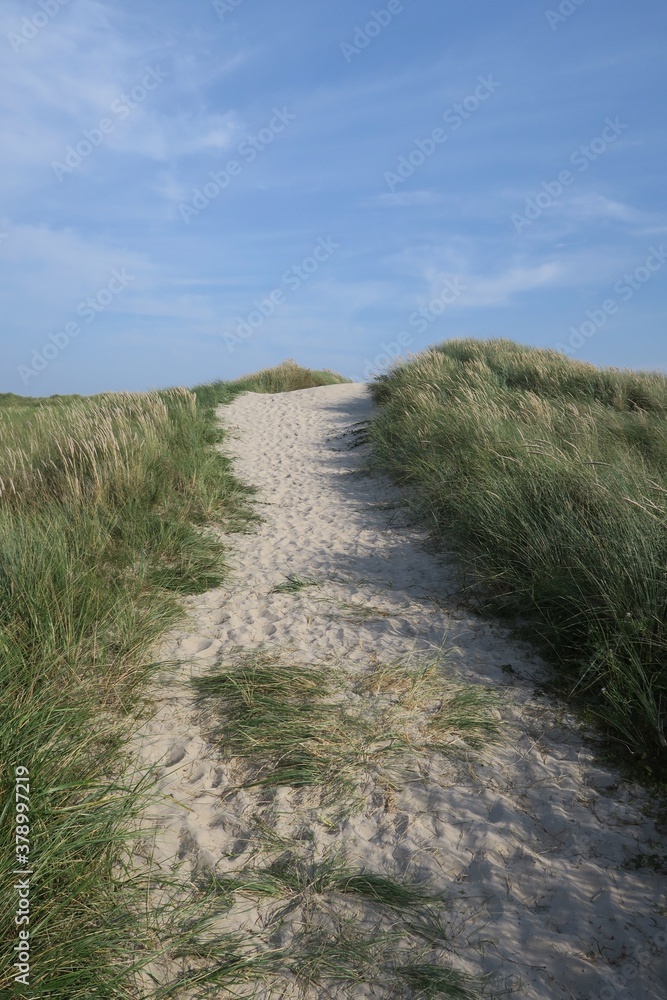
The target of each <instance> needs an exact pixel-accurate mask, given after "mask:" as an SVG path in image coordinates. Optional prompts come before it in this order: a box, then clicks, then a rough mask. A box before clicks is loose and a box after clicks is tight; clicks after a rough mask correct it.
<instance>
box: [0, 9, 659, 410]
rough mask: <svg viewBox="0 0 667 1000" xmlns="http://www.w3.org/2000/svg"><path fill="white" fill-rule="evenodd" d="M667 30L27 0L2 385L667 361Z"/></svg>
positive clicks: (5, 55) (40, 390)
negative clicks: (528, 358)
mask: <svg viewBox="0 0 667 1000" xmlns="http://www.w3.org/2000/svg"><path fill="white" fill-rule="evenodd" d="M666 40H667V7H665V4H664V0H637V2H635V3H634V4H632V5H628V4H627V3H626V2H625V0H578V2H575V0H553V2H552V3H551V4H550V3H549V2H547V0H545V2H542V0H513V3H511V4H499V3H498V2H497V0H467V2H465V3H464V2H462V0H458V2H449V3H446V2H441V0H430V2H429V0H378V3H377V4H375V5H374V6H373V5H371V4H366V3H365V2H359V0H337V2H336V3H327V2H321V0H320V2H318V3H314V2H313V0H284V2H282V3H276V2H275V0H229V2H226V0H218V2H217V3H213V2H209V0H192V2H190V3H185V2H175V0H159V2H158V0H141V2H139V3H137V2H136V0H135V2H133V3H130V2H129V0H127V2H126V0H117V2H113V3H111V2H110V3H101V2H97V0H67V2H65V3H63V2H62V0H30V2H27V0H3V4H2V9H1V11H0V47H1V48H2V49H3V52H2V59H1V60H0V94H1V96H0V102H1V105H2V113H1V118H0V130H1V137H0V138H1V141H0V176H1V177H2V184H1V185H0V274H1V275H2V278H1V282H0V309H1V313H2V328H1V332H0V351H1V354H2V367H1V368H0V391H7V392H19V393H24V394H29V395H48V394H51V393H70V392H82V393H90V392H98V391H103V390H121V389H128V390H140V389H147V388H150V387H154V386H166V385H174V384H186V385H194V384H196V383H198V382H203V381H207V380H210V379H214V378H231V377H235V376H238V375H241V374H243V373H245V372H248V371H252V370H255V369H257V368H259V367H264V366H267V365H271V364H274V363H276V362H278V361H280V360H282V359H284V358H286V357H294V358H296V359H297V360H298V361H300V362H301V363H302V364H305V365H309V366H314V367H331V368H334V369H337V370H339V371H341V372H343V373H344V374H346V375H348V376H351V377H355V378H361V377H364V376H365V375H367V373H368V372H369V371H370V370H371V369H372V368H373V367H376V366H378V365H381V364H382V363H383V362H384V360H385V359H386V357H387V356H388V355H393V354H395V353H398V352H402V353H405V352H406V351H418V350H421V349H422V348H424V347H426V346H427V345H428V344H431V343H435V342H438V341H441V340H444V339H447V338H450V337H467V336H473V337H482V338H486V337H499V336H502V337H509V338H512V339H514V340H518V341H521V342H523V343H527V344H533V345H536V346H541V347H557V346H558V347H559V349H567V350H568V351H569V352H570V353H571V354H572V355H573V356H574V357H578V358H580V359H582V360H589V361H592V362H594V363H596V364H610V365H618V366H624V367H633V368H651V369H658V368H659V369H663V370H667V341H666V339H665V327H664V305H665V291H666V289H667V194H666V190H665V183H664V171H665V162H666V155H665V154H666V152H667V131H666V130H665V100H664V94H665V76H666V75H667V74H666V72H665V71H666V69H667V60H665V59H664V52H665V42H666ZM213 178H216V179H215V180H214V179H213ZM626 276H627V277H626Z"/></svg>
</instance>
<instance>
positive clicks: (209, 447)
mask: <svg viewBox="0 0 667 1000" xmlns="http://www.w3.org/2000/svg"><path fill="white" fill-rule="evenodd" d="M335 381H341V379H339V378H338V376H335V375H332V374H331V373H317V372H310V371H308V370H306V369H302V368H300V367H299V366H298V365H296V364H295V363H294V362H288V363H286V364H283V365H281V366H279V367H278V368H276V369H272V370H269V371H264V372H260V373H258V374H257V375H256V376H249V377H247V378H245V379H242V380H239V381H237V382H234V383H225V382H217V383H214V384H211V385H208V386H202V387H199V388H198V389H196V390H194V391H192V392H191V391H189V390H186V389H172V390H167V391H163V392H151V393H144V394H105V395H101V396H95V397H87V398H86V397H80V396H77V397H51V398H49V399H28V398H23V397H17V396H12V395H4V396H2V397H0V553H1V559H0V687H1V689H2V692H3V697H2V701H1V703H0V786H1V791H2V813H1V814H0V836H1V837H2V842H3V844H4V845H5V848H6V849H5V850H3V852H2V855H1V861H0V877H1V879H2V884H3V886H4V891H3V893H2V902H1V903H0V994H2V995H3V996H4V995H9V993H10V992H12V995H14V992H15V993H16V995H24V996H29V997H32V996H35V997H36V996H40V997H49V998H54V1000H56V998H57V1000H60V998H62V1000H76V998H84V997H85V998H89V997H93V996H95V997H105V998H111V997H119V998H120V997H123V998H129V997H134V996H135V995H136V992H135V990H134V989H133V986H132V983H133V981H134V979H133V977H134V974H135V972H136V971H137V969H138V968H139V967H140V966H141V965H142V964H145V963H148V962H149V961H150V959H151V956H152V955H154V954H155V952H156V950H160V949H167V950H169V949H170V948H171V949H172V950H174V951H178V953H179V955H181V956H183V955H188V954H189V953H190V952H193V953H197V954H198V950H200V949H201V946H200V944H199V943H198V941H197V937H196V934H195V930H196V927H197V920H204V919H205V907H204V902H203V900H201V899H194V900H193V905H194V911H190V910H186V909H185V908H184V909H183V912H182V913H181V914H178V915H177V918H178V919H177V921H176V923H175V924H173V926H172V925H171V924H170V925H169V926H170V930H169V933H170V934H171V935H172V938H171V939H169V940H167V938H166V934H167V930H166V924H165V925H164V926H162V927H160V926H158V925H156V924H155V923H151V921H152V920H153V917H151V920H147V919H146V918H145V915H146V912H147V899H148V896H149V892H150V887H149V885H148V884H147V883H146V882H144V881H141V880H140V879H138V878H137V877H136V874H133V873H132V872H130V870H129V869H127V868H126V862H127V859H128V857H129V855H130V854H131V851H132V847H131V835H130V830H131V827H132V823H133V819H134V817H135V816H137V815H139V814H140V812H141V811H142V809H143V808H144V806H145V802H146V796H147V795H148V794H149V792H150V789H149V788H148V787H145V786H142V785H141V784H140V785H138V786H137V785H136V784H134V785H132V784H131V783H129V782H128V780H127V778H126V774H127V773H128V765H129V761H128V760H127V757H126V751H125V749H124V748H125V746H126V745H127V741H128V737H129V734H130V733H131V732H132V730H133V728H135V727H136V725H137V719H138V714H137V713H138V711H139V709H140V708H141V704H142V697H143V692H144V691H145V689H146V684H147V682H148V681H149V680H150V678H151V677H153V676H154V674H155V671H156V669H157V668H158V666H159V664H157V663H155V662H154V649H155V646H156V644H157V642H158V641H159V640H160V639H161V638H163V637H164V636H165V635H166V633H167V632H168V631H169V630H170V629H172V628H173V627H174V626H176V625H177V624H178V623H179V622H180V621H181V620H182V618H183V610H182V605H181V602H180V596H181V595H183V594H192V593H199V592H201V591H204V590H206V589H208V588H210V587H213V586H215V585H216V584H218V583H219V582H220V581H221V580H222V579H223V578H224V575H225V559H224V549H223V546H222V545H221V543H220V541H219V539H218V537H217V536H216V535H215V534H214V533H213V532H212V531H211V530H210V529H211V528H212V527H214V526H218V527H223V528H224V529H225V530H227V531H232V530H243V529H244V528H246V527H247V526H248V524H249V523H250V521H251V520H252V518H253V517H254V515H253V513H252V510H251V508H250V506H249V503H248V497H249V493H250V491H249V490H247V489H245V488H244V487H243V486H242V484H241V483H239V482H238V481H237V480H236V479H235V477H234V476H233V475H232V473H231V471H230V467H229V462H228V461H227V459H225V458H224V457H223V456H222V455H221V454H220V453H219V451H218V450H217V449H216V448H215V445H216V443H217V442H219V441H220V440H221V438H222V435H221V432H220V430H219V429H218V427H217V425H216V422H215V415H214V407H215V406H216V405H217V404H218V403H221V402H226V401H228V400H231V399H233V398H234V397H235V396H236V395H237V394H238V393H239V392H244V391H258V392H274V391H289V390H291V389H299V388H304V387H306V386H308V385H313V386H314V385H319V384H329V383H330V382H335ZM17 769H19V770H18V772H17ZM17 773H18V774H19V775H20V776H22V777H25V778H26V781H27V784H28V785H29V793H28V797H29V803H28V805H27V806H25V805H24V804H23V799H21V803H22V804H21V806H20V810H19V812H18V814H17V807H16V802H17V799H16V794H15V793H16V786H15V775H16V774H17ZM22 795H23V793H22ZM17 815H18V817H19V818H18V821H17ZM15 836H16V837H17V838H18V837H21V838H23V839H22V840H20V841H19V840H18V839H17V840H16V841H15ZM15 843H16V845H17V847H18V845H19V844H20V846H21V852H20V853H21V856H22V857H25V858H26V861H27V862H29V868H30V871H31V872H32V875H31V876H30V924H29V928H30V946H31V947H30V953H31V960H30V964H31V976H30V986H29V988H28V989H24V988H23V987H21V986H20V985H17V984H15V983H14V982H13V976H14V975H15V974H16V970H15V969H14V968H13V963H14V961H15V960H16V955H15V952H14V948H15V945H16V944H17V940H18V938H17V926H16V924H15V919H14V918H15V915H16V910H17V898H18V897H17V895H16V893H15V892H14V890H12V889H11V886H12V885H13V883H14V882H15V881H16V879H17V876H15V875H12V871H14V870H15V869H16V867H17V864H18V865H21V864H22V862H20V861H17V856H18V855H17V854H15V853H14V844H15ZM26 844H28V846H29V854H28V853H27V852H25V850H24V845H26ZM21 870H23V869H21ZM152 891H153V892H154V891H155V886H154V885H153V888H152ZM142 913H143V914H144V916H143V917H142V916H141V915H142ZM193 913H194V915H193ZM159 919H160V917H159V916H157V915H156V916H155V920H156V921H159ZM170 919H171V918H170ZM212 957H214V956H212ZM232 958H233V956H232V955H231V953H230V952H229V950H227V952H226V953H225V955H224V956H222V957H220V956H218V957H217V962H218V966H219V965H220V963H221V962H223V961H228V962H232ZM232 964H233V963H232Z"/></svg>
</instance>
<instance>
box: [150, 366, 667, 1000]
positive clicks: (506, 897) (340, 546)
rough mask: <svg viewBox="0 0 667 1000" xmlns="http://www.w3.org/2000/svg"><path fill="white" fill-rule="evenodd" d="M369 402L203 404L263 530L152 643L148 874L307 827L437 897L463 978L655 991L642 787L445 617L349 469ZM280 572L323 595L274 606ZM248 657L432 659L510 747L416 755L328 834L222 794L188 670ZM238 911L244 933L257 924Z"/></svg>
mask: <svg viewBox="0 0 667 1000" xmlns="http://www.w3.org/2000/svg"><path fill="white" fill-rule="evenodd" d="M370 410H371V407H370V401H369V399H368V397H367V394H366V392H365V390H364V388H363V387H362V386H359V385H335V386H327V387H323V388H317V389H307V390H303V391H299V392H292V393H287V394H281V395H273V396H272V395H257V394H252V393H248V394H246V395H243V396H241V397H239V398H238V399H237V400H236V401H235V402H234V403H233V404H232V405H231V406H229V407H224V408H221V410H220V419H221V420H222V421H223V423H224V425H225V427H226V428H227V429H228V430H229V431H230V436H229V437H228V438H227V443H226V448H227V450H228V453H229V454H231V455H232V456H233V458H234V469H235V472H236V474H237V475H238V476H239V477H240V478H241V479H242V480H243V481H244V482H246V483H249V484H252V485H254V486H256V487H258V488H259V493H258V496H257V502H258V510H259V512H260V513H261V515H262V517H263V518H264V522H263V523H262V524H261V525H260V526H259V528H258V530H257V531H256V533H252V534H247V535H240V536H233V537H232V538H231V539H230V546H231V556H230V559H231V564H232V573H231V574H230V576H229V580H228V583H227V584H226V585H225V586H224V587H222V588H220V589H217V590H213V591H210V592H208V593H206V594H204V595H202V596H200V597H196V598H190V599H189V601H188V605H189V609H190V612H191V621H190V629H189V631H188V633H180V634H178V635H175V636H173V637H172V640H171V642H170V645H169V646H168V647H167V648H166V649H165V650H164V653H165V655H166V656H167V657H170V658H178V659H180V660H182V661H183V663H182V665H181V666H180V667H179V668H178V670H177V671H176V672H175V673H170V674H168V675H167V674H166V675H165V681H164V685H163V687H162V688H161V689H160V690H159V691H157V690H156V691H155V692H154V693H155V696H156V705H157V711H156V713H155V715H154V717H153V718H152V720H151V721H150V722H149V723H148V724H146V725H145V726H144V728H143V730H142V732H141V733H140V734H139V736H138V743H137V747H138V750H139V752H140V754H141V758H142V760H143V761H144V762H145V764H146V765H157V766H159V767H160V768H161V789H162V791H163V793H164V796H165V799H164V802H163V805H162V806H161V807H160V808H159V809H158V810H156V812H155V815H154V818H155V819H157V820H158V822H159V825H160V832H159V836H158V841H157V860H158V861H159V862H160V863H161V864H162V865H164V866H167V867H168V866H169V865H170V864H171V863H172V861H174V860H175V859H180V860H183V859H185V860H186V861H187V862H188V864H190V865H192V866H193V867H195V868H198V869H212V870H216V871H220V872H225V871H229V870H231V869H233V868H237V867H238V866H239V865H241V864H243V863H245V862H247V861H248V860H249V859H250V858H251V856H252V854H253V851H254V850H255V846H254V845H253V843H252V832H253V830H254V829H255V827H256V825H257V820H258V818H260V819H264V821H265V822H266V823H270V824H271V825H272V828H273V829H274V830H275V832H276V833H277V834H278V835H279V836H281V837H283V838H284V839H285V840H286V841H287V840H289V839H290V838H294V837H300V838H301V839H302V840H303V836H304V834H303V831H304V827H307V830H308V837H309V838H310V842H311V844H312V845H313V849H314V850H315V852H317V851H318V850H324V849H329V848H331V846H332V845H334V844H343V843H344V844H345V845H346V847H347V849H348V851H349V852H350V853H351V855H352V856H353V857H354V858H355V859H357V860H359V862H360V863H362V864H365V865H368V866H369V868H372V869H373V870H376V871H377V870H385V871H388V872H394V873H398V874H399V875H400V874H402V873H405V872H408V871H409V872H411V873H412V875H414V876H415V877H417V878H419V879H423V880H429V881H430V882H431V883H432V885H433V886H435V888H437V889H438V890H441V891H446V892H447V893H448V894H449V895H450V897H451V900H452V902H451V905H450V906H449V907H448V908H447V913H446V923H447V931H448V941H449V947H450V949H451V951H452V953H453V955H455V956H456V958H457V961H458V964H459V965H460V966H461V967H462V968H464V969H467V970H468V971H470V972H473V973H493V974H494V977H495V980H494V981H495V983H496V985H498V986H500V987H503V986H513V987H514V988H515V989H516V993H515V995H516V996H520V997H522V998H525V1000H561V998H562V1000H572V998H576V1000H584V998H586V1000H588V998H594V997H595V998H597V997H600V996H601V997H605V998H612V997H622V998H627V1000H631V998H632V1000H660V998H664V997H667V985H666V984H667V936H665V912H666V911H665V906H666V904H667V899H666V889H667V877H665V875H664V874H658V873H656V872H654V871H652V870H651V868H650V867H642V866H641V865H639V866H638V865H637V859H638V858H639V857H640V856H641V855H644V856H650V855H652V854H654V853H655V843H656V842H657V841H659V840H660V837H659V834H658V833H657V832H656V829H655V826H654V824H653V821H652V819H651V818H650V799H649V797H648V795H647V794H646V793H645V792H644V791H643V790H641V789H640V788H638V787H636V786H634V785H632V784H628V783H626V782H625V781H623V780H621V778H620V777H619V775H618V774H617V773H615V772H614V771H613V770H610V769H608V768H607V767H605V766H602V765H601V764H599V763H597V762H596V760H595V757H594V752H593V750H592V748H591V743H590V742H589V741H587V740H586V738H585V735H584V734H583V733H582V732H581V729H580V726H579V724H578V723H577V722H576V721H575V720H574V719H573V718H572V717H571V716H570V715H569V713H568V712H567V710H566V709H564V708H563V707H562V706H559V705H557V704H556V703H555V702H552V701H550V700H548V699H546V698H545V697H544V696H542V695H540V693H539V691H538V690H537V689H536V686H535V681H539V680H540V679H543V678H545V677H546V676H548V671H547V669H546V668H545V666H544V665H543V664H542V663H541V661H540V660H539V658H538V657H537V656H536V655H535V654H534V653H533V652H532V651H531V650H530V649H529V648H528V647H526V646H524V645H522V644H520V643H518V642H517V641H516V640H514V639H512V638H511V637H510V636H509V635H508V634H507V633H506V632H505V631H503V630H502V629H501V628H498V627H495V626H493V625H491V624H489V623H488V622H484V621H482V620H480V619H478V618H476V617H475V616H474V615H472V614H470V613H469V612H467V611H466V610H465V609H463V608H462V607H461V606H460V604H459V603H458V602H457V600H456V575H455V572H454V569H453V567H452V565H451V564H450V563H449V562H448V561H447V559H445V558H444V557H442V556H441V555H438V554H434V553H433V552H431V551H430V549H429V546H428V544H427V543H426V540H425V538H424V536H423V534H422V533H421V532H419V531H417V530H415V529H414V528H412V527H410V526H407V525H406V524H405V522H404V519H403V515H402V513H401V510H400V508H399V507H398V506H396V505H397V502H398V501H400V494H399V492H398V491H397V490H396V488H395V487H393V486H392V485H391V484H389V483H387V482H385V481H381V480H379V479H371V478H368V477H364V476H358V475H357V476H355V475H350V473H354V472H355V471H356V470H358V469H359V468H360V466H361V464H362V462H363V458H364V454H365V447H364V446H363V445H362V446H361V447H357V446H356V445H357V444H358V436H357V435H356V434H355V425H356V424H357V423H358V422H359V421H363V420H366V419H368V418H369V416H370ZM290 575H293V576H298V577H301V578H304V579H305V580H308V581H317V583H318V586H309V587H305V588H303V589H301V590H298V591H295V592H289V591H284V590H283V591H279V592H275V591H274V588H275V587H276V586H279V585H280V584H283V583H285V581H286V579H287V578H288V577H289V576H290ZM359 609H365V610H359ZM369 609H370V610H369ZM259 646H263V647H264V648H265V649H266V650H268V651H270V652H275V653H276V655H280V656H286V657H288V658H289V659H290V661H291V662H297V663H302V664H313V663H318V664H320V665H321V664H327V663H329V664H331V669H332V670H333V669H334V666H339V667H340V669H341V670H343V671H344V672H347V673H348V674H349V675H350V676H351V677H352V676H354V675H359V674H362V673H363V671H365V670H367V669H368V668H369V666H372V665H373V664H377V662H391V661H394V660H396V659H397V658H401V657H406V658H409V657H412V658H413V659H414V658H415V657H418V656H420V655H433V654H438V653H442V654H443V671H445V672H446V673H447V675H448V676H457V677H459V678H461V679H462V680H465V681H468V682H472V683H475V684H482V685H491V686H492V687H493V688H494V689H495V690H497V691H498V692H499V695H500V702H499V705H500V712H501V715H502V719H503V729H504V732H505V734H506V737H507V741H506V744H505V745H504V746H503V747H501V748H499V749H497V750H494V751H493V753H492V755H490V756H488V757H487V759H483V758H482V759H472V760H468V761H465V762H461V761H459V762H454V761H448V760H446V759H442V758H438V759H435V758H433V759H429V761H428V762H427V763H426V764H424V765H423V766H422V767H421V771H420V773H419V774H418V775H417V777H416V778H415V779H414V780H412V781H409V782H405V783H404V784H403V785H402V786H399V787H398V788H397V789H396V791H395V793H394V794H393V795H391V796H382V795H380V796H378V794H377V788H376V787H372V785H369V786H368V787H367V788H366V789H365V794H366V801H365V805H364V807H363V808H362V809H360V810H358V811H357V812H354V811H353V812H352V813H351V814H350V815H348V816H347V817H345V818H344V819H342V820H341V821H340V822H339V823H338V824H337V826H336V825H334V826H333V827H332V824H331V822H330V821H329V820H327V817H326V816H325V815H324V813H323V811H322V809H321V804H320V802H319V801H318V800H317V797H316V796H314V795H311V794H310V792H308V791H306V792H304V791H298V792H295V791H293V790H290V789H288V788H280V789H277V790H275V791H274V792H272V793H267V792H266V791H261V790H256V789H255V790H251V789H245V790H242V791H238V792H236V793H234V794H226V791H227V790H228V788H229V786H230V785H232V784H234V782H235V781H236V780H237V777H238V775H237V773H236V771H235V770H234V764H233V762H230V761H228V760H225V759H223V758H222V757H221V755H220V753H219V751H218V750H217V748H216V747H214V746H213V745H212V744H211V742H210V740H209V738H208V736H207V733H208V732H209V728H210V727H209V724H208V723H209V720H208V719H207V718H206V716H205V715H202V712H201V711H199V710H197V709H196V707H195V704H194V701H193V691H192V687H191V684H190V678H191V677H192V676H197V675H198V674H201V673H202V672H204V671H206V670H208V669H209V668H210V666H211V664H214V663H216V662H218V661H220V660H221V659H226V658H230V657H233V655H236V653H239V652H240V651H243V650H251V649H256V648H257V647H259ZM235 651H236V653H235ZM244 919H245V920H246V921H247V925H248V927H251V926H252V927H256V925H257V922H258V921H260V922H261V912H260V911H259V910H258V909H256V908H253V907H249V908H247V911H246V917H245V918H244ZM287 927H288V931H289V924H288V925H287ZM288 931H287V932H288ZM336 995H339V996H347V995H349V996H352V995H354V996H361V995H366V994H362V993H361V992H358V993H352V992H350V993H345V991H344V990H343V989H341V991H340V992H339V993H337V994H336ZM368 995H372V993H369V994H368Z"/></svg>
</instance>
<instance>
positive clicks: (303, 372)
mask: <svg viewBox="0 0 667 1000" xmlns="http://www.w3.org/2000/svg"><path fill="white" fill-rule="evenodd" d="M349 381H350V380H349V379H347V378H344V377H343V376H342V375H338V374H336V372H332V371H329V369H323V370H321V371H313V370H312V369H310V368H302V367H301V365H299V364H297V362H296V361H294V360H293V359H291V358H288V360H287V361H283V362H282V364H280V365H276V366H275V367H274V368H265V369H263V370H262V371H258V372H255V373H254V374H252V375H246V376H244V377H243V378H240V379H236V381H234V382H209V383H207V384H206V385H201V386H198V387H197V388H196V389H195V390H194V391H195V393H196V394H197V398H198V399H199V401H200V402H202V403H204V404H205V405H206V406H219V405H220V404H221V403H230V402H231V401H232V400H233V399H234V398H235V397H236V396H238V395H239V394H240V393H243V392H259V393H273V392H294V391H295V390H298V389H314V388H317V387H318V386H323V385H340V384H341V383H344V382H349Z"/></svg>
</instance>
